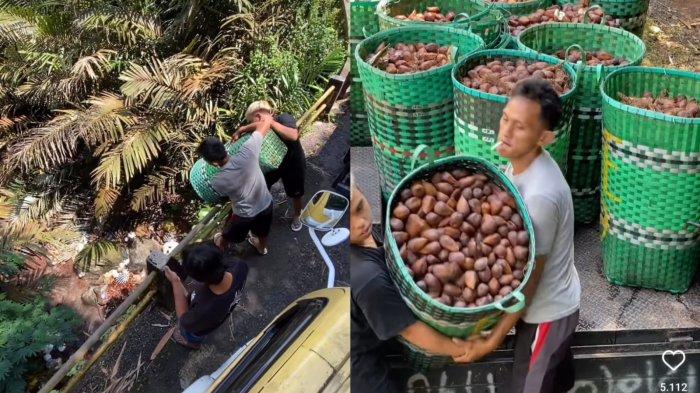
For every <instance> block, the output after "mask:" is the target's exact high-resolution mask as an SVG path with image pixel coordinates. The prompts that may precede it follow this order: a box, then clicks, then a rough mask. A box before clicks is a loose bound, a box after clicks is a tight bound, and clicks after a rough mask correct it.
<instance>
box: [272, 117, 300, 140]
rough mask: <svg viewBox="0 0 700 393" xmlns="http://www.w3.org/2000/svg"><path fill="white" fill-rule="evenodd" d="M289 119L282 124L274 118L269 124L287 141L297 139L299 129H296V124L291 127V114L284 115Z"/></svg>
mask: <svg viewBox="0 0 700 393" xmlns="http://www.w3.org/2000/svg"><path fill="white" fill-rule="evenodd" d="M286 117H288V119H285V120H289V121H286V122H285V123H288V124H287V125H285V124H282V123H280V122H278V121H277V120H275V119H272V122H271V126H272V129H273V130H274V131H275V132H276V133H277V134H278V135H279V136H280V137H282V139H286V140H288V141H296V140H298V139H299V130H297V128H296V125H295V126H294V127H291V125H292V123H293V120H294V119H293V118H292V117H291V116H286Z"/></svg>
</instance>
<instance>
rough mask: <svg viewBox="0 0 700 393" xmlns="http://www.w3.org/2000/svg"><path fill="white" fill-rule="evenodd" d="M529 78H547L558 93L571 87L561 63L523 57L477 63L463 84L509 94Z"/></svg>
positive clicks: (564, 91)
mask: <svg viewBox="0 0 700 393" xmlns="http://www.w3.org/2000/svg"><path fill="white" fill-rule="evenodd" d="M528 78H540V79H544V80H546V81H548V82H549V83H550V84H551V85H552V87H553V88H554V90H555V91H556V92H557V93H558V94H559V95H562V94H564V93H566V92H567V91H569V90H570V89H571V83H570V79H569V75H567V74H566V71H564V69H563V68H562V67H561V66H558V65H552V64H549V63H545V62H543V61H538V62H528V61H526V60H522V59H518V60H515V61H511V60H506V61H501V60H494V61H492V62H489V63H487V64H485V65H484V64H482V65H478V66H476V67H474V68H473V69H471V70H469V71H467V76H465V77H463V78H462V84H464V85H465V86H466V87H470V88H472V89H477V90H481V91H483V92H485V93H491V94H499V95H510V93H511V91H512V90H513V87H515V85H516V84H517V83H518V82H519V81H521V80H523V79H528Z"/></svg>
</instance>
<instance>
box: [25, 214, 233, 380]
mask: <svg viewBox="0 0 700 393" xmlns="http://www.w3.org/2000/svg"><path fill="white" fill-rule="evenodd" d="M219 210H221V206H216V207H214V208H213V209H211V211H210V212H209V213H208V214H207V215H206V217H204V219H203V220H202V221H200V222H199V223H198V224H197V225H195V226H194V227H193V228H192V230H190V232H189V233H188V234H187V236H185V238H184V239H182V241H181V242H180V244H178V245H177V247H175V249H174V250H173V251H172V252H171V253H170V256H173V255H177V254H178V253H180V251H182V249H183V248H184V247H185V246H187V244H189V243H190V242H191V241H192V239H193V238H194V237H195V236H196V235H197V233H198V232H199V231H200V230H201V229H202V228H203V227H204V226H205V225H206V224H207V223H208V222H209V221H210V220H211V218H212V217H214V215H216V213H218V212H219ZM155 276H156V272H155V271H153V272H151V273H150V274H149V275H148V276H146V278H145V279H144V280H143V282H141V284H139V286H138V287H136V289H135V290H134V292H132V293H131V294H130V295H129V296H128V297H127V298H126V299H125V300H124V301H123V302H122V304H120V305H119V307H117V309H116V310H114V312H113V313H112V314H111V315H110V316H109V317H108V318H107V319H106V320H105V321H104V322H102V325H100V327H98V328H97V330H95V332H93V333H92V334H91V335H90V337H88V339H87V340H85V342H84V343H83V345H81V346H80V348H78V350H77V351H75V352H74V353H73V354H72V355H71V356H70V357H69V358H68V360H67V361H66V363H64V364H63V366H61V368H60V369H58V371H56V373H55V374H54V375H53V376H51V379H49V380H48V382H46V384H45V385H44V386H43V387H42V388H41V390H39V393H48V392H50V391H51V390H52V389H53V388H54V387H56V385H58V384H59V383H60V382H61V381H62V380H63V377H65V376H66V374H68V371H70V370H71V368H73V366H74V365H75V364H76V363H77V362H78V361H80V360H82V359H83V358H85V355H86V354H87V352H88V351H89V350H90V348H92V346H93V345H95V344H96V343H97V342H98V341H100V337H102V335H103V334H104V333H105V332H106V331H107V329H109V328H110V327H111V326H112V325H113V324H114V323H115V322H116V321H117V319H118V318H119V317H121V316H122V314H124V312H125V311H126V310H127V309H128V308H129V306H131V305H132V304H133V303H134V302H135V301H136V300H137V299H138V298H139V297H140V296H141V295H142V294H143V293H144V292H145V291H146V289H148V287H149V285H151V282H152V281H153V279H154V278H155Z"/></svg>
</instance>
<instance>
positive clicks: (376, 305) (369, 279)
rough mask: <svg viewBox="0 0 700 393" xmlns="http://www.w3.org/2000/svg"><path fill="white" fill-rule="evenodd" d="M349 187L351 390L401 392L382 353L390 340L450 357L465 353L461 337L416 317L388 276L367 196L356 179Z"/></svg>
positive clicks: (383, 392) (366, 392)
mask: <svg viewBox="0 0 700 393" xmlns="http://www.w3.org/2000/svg"><path fill="white" fill-rule="evenodd" d="M352 183H354V182H352ZM351 189H352V193H351V194H350V285H351V298H352V300H351V309H350V320H351V339H350V342H351V359H352V371H351V374H352V378H351V383H352V387H351V390H352V391H353V392H365V393H374V392H377V393H379V392H382V393H385V392H390V393H397V392H402V391H405V390H406V389H405V388H403V389H401V388H400V386H399V384H398V383H397V381H396V380H395V379H394V378H392V377H390V375H389V365H388V364H387V362H386V360H385V359H383V354H384V352H385V349H386V344H387V343H388V342H389V340H392V339H394V338H396V337H399V336H401V337H402V338H403V339H405V340H406V341H408V342H410V343H411V344H413V345H414V346H416V347H418V348H421V349H423V350H424V351H425V352H429V353H432V354H435V355H443V356H452V357H458V356H462V355H464V353H465V349H464V348H463V346H464V343H463V342H457V341H453V340H452V339H450V338H449V337H447V336H445V335H443V334H441V333H440V332H438V331H436V330H434V329H433V328H431V327H430V326H428V325H426V324H425V323H423V322H421V321H418V320H417V319H416V317H415V316H414V315H413V313H412V312H411V310H410V309H409V308H408V306H407V305H406V303H404V301H403V299H402V298H401V295H400V294H399V291H398V289H397V288H396V286H395V285H394V282H393V281H392V280H391V277H390V276H389V271H388V269H387V266H386V262H385V259H384V256H385V255H384V247H382V242H381V240H380V239H379V236H377V235H376V234H374V233H373V231H372V211H371V208H370V206H369V202H368V201H367V199H366V198H365V196H364V195H363V194H362V192H361V191H360V190H359V189H358V188H357V186H356V185H354V184H352V185H351Z"/></svg>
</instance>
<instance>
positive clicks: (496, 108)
mask: <svg viewBox="0 0 700 393" xmlns="http://www.w3.org/2000/svg"><path fill="white" fill-rule="evenodd" d="M518 59H523V60H528V61H544V62H546V63H549V64H562V65H563V67H564V69H565V70H566V72H567V74H568V75H569V77H570V78H571V90H569V91H568V92H567V93H566V94H564V95H563V96H561V100H562V104H563V114H564V115H563V117H562V120H561V124H560V125H559V127H557V129H556V130H555V132H556V133H557V139H556V141H555V142H554V143H553V144H551V145H550V146H548V147H547V150H548V151H549V152H550V154H551V155H552V158H554V160H555V161H556V162H557V164H559V168H560V169H561V171H562V173H564V174H565V173H566V165H567V155H568V148H569V126H570V123H571V114H572V112H573V106H574V97H575V93H576V72H575V71H574V67H572V66H571V65H570V64H568V63H564V62H563V61H561V60H559V59H557V58H555V57H552V56H547V55H543V54H537V53H533V52H523V51H517V50H510V49H492V50H483V51H479V52H475V53H472V54H471V55H469V56H467V57H466V58H464V59H462V60H461V61H460V62H459V63H458V64H457V65H456V66H455V67H454V69H453V70H452V84H453V86H454V90H455V152H456V153H457V154H470V155H474V156H477V157H481V158H485V159H487V160H489V161H490V162H492V163H494V164H496V165H500V166H505V165H506V164H507V162H506V160H505V159H503V158H502V157H501V156H499V155H498V153H497V152H496V151H494V150H492V146H493V144H494V143H496V140H497V139H498V127H499V123H500V119H501V114H502V113H503V108H504V107H505V106H506V103H507V102H508V97H506V96H501V95H495V94H489V93H484V92H482V91H479V90H476V89H472V88H468V87H466V86H464V85H463V84H462V82H461V79H462V77H464V76H465V75H466V73H467V71H469V70H470V69H472V68H474V67H476V66H477V65H480V64H486V63H489V62H491V61H493V60H504V61H505V60H518ZM579 69H580V67H579Z"/></svg>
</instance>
